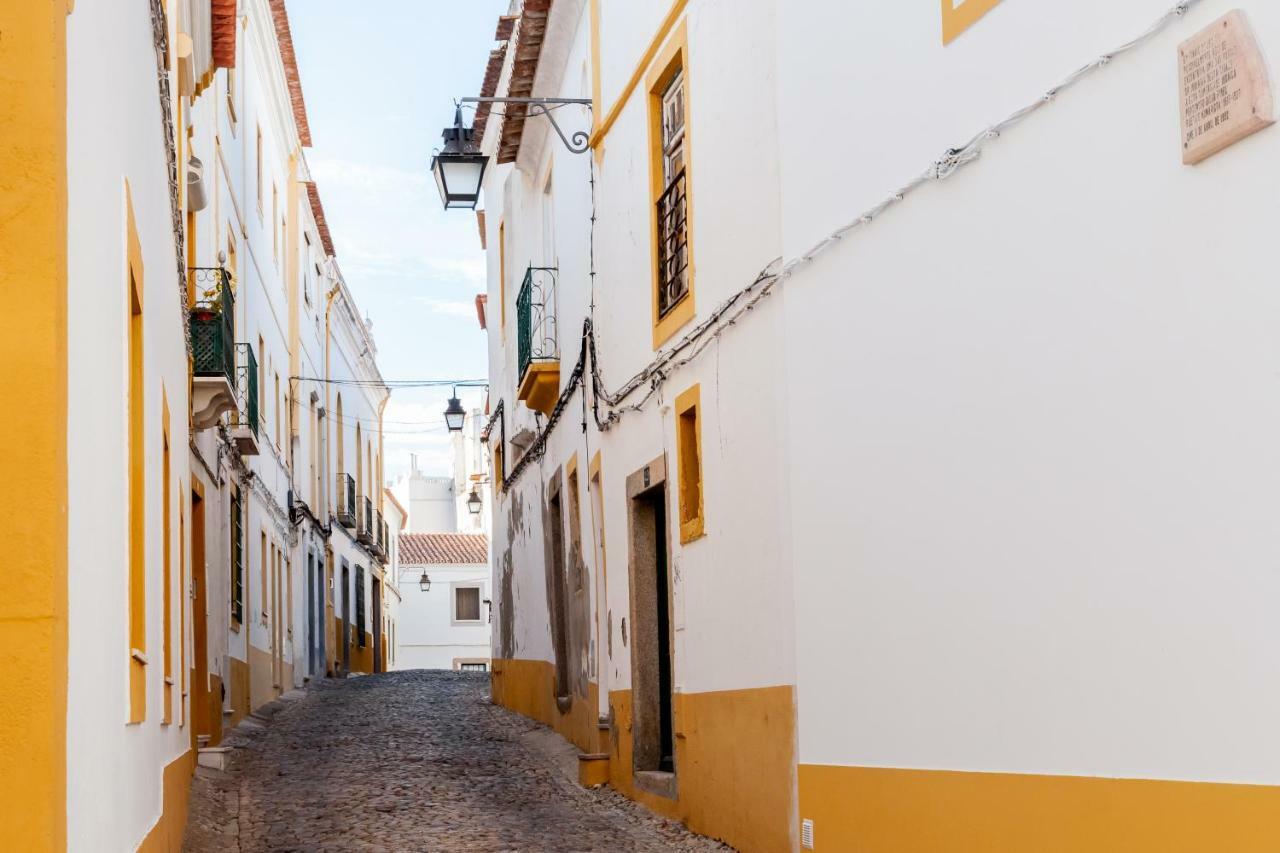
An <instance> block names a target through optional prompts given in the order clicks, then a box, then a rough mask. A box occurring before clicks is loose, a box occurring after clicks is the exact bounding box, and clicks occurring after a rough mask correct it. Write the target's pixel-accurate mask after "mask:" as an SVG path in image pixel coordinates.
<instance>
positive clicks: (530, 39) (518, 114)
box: [497, 0, 553, 163]
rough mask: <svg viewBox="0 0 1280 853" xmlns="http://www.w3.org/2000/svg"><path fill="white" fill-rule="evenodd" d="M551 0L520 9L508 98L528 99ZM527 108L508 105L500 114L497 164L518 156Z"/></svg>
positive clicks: (533, 0)
mask: <svg viewBox="0 0 1280 853" xmlns="http://www.w3.org/2000/svg"><path fill="white" fill-rule="evenodd" d="M552 2H553V0H524V6H523V8H521V10H520V27H519V30H518V32H517V33H516V37H515V52H516V55H515V58H514V60H513V65H512V69H511V80H510V81H509V82H508V83H507V97H509V98H527V97H529V96H530V94H531V93H532V91H533V78H534V77H536V76H537V74H538V59H539V58H541V56H542V39H543V37H544V36H545V35H546V32H547V16H548V15H549V14H550V12H551V4H552ZM528 111H529V108H528V106H526V105H524V104H507V105H506V109H505V110H504V111H503V122H502V139H501V140H500V141H499V143H498V158H497V161H498V162H499V163H514V162H515V159H516V155H517V154H518V153H520V140H521V139H522V138H523V135H524V120H525V116H526V115H527V114H528Z"/></svg>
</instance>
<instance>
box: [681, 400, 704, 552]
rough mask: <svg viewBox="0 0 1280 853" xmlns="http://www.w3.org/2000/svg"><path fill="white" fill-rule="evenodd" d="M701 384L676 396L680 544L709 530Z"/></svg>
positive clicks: (686, 542) (690, 540)
mask: <svg viewBox="0 0 1280 853" xmlns="http://www.w3.org/2000/svg"><path fill="white" fill-rule="evenodd" d="M701 397H702V386H700V385H694V386H692V387H690V388H688V389H686V390H684V391H681V392H680V394H679V395H678V396H677V397H676V403H675V427H676V473H677V476H676V482H677V483H679V497H680V544H681V545H685V544H688V543H689V542H692V541H693V540H695V539H698V538H700V537H702V536H703V534H704V533H705V532H706V530H705V528H706V519H705V514H704V504H703V501H704V494H705V491H706V490H705V489H704V488H703V481H702V405H701Z"/></svg>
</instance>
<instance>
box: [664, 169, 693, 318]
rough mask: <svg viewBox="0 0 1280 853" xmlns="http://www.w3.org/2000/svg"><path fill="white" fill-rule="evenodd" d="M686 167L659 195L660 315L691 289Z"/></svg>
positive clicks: (672, 306) (665, 312)
mask: <svg viewBox="0 0 1280 853" xmlns="http://www.w3.org/2000/svg"><path fill="white" fill-rule="evenodd" d="M686 202H687V196H686V193H685V179H684V169H681V170H680V171H679V172H678V173H676V176H675V177H674V178H672V180H671V183H670V184H669V185H668V186H667V189H666V190H665V191H664V192H663V193H662V195H661V196H660V197H659V198H658V316H659V317H664V316H666V314H667V312H669V311H670V310H671V309H672V308H674V307H675V306H676V304H677V303H679V302H680V300H681V299H684V297H685V296H686V295H688V293H689V241H688V235H689V229H688V221H687V219H686V213H687V209H688V205H687V203H686Z"/></svg>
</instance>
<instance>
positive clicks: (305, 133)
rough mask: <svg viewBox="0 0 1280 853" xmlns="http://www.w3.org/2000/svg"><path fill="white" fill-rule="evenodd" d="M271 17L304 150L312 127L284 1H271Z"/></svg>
mask: <svg viewBox="0 0 1280 853" xmlns="http://www.w3.org/2000/svg"><path fill="white" fill-rule="evenodd" d="M271 17H272V18H273V19H274V20H275V24H276V41H278V42H280V58H281V59H283V60H284V79H285V82H286V83H288V85H289V100H290V101H292V102H293V120H294V122H295V123H296V124H297V125H298V138H299V139H300V140H301V142H302V146H303V147H304V148H310V147H311V127H310V126H309V125H308V124H307V105H306V104H305V103H304V102H303V100H302V81H301V79H299V77H298V58H297V57H296V56H295V55H294V53H293V33H291V32H290V31H289V14H288V13H287V12H285V9H284V0H271Z"/></svg>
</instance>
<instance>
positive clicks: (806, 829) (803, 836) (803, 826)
mask: <svg viewBox="0 0 1280 853" xmlns="http://www.w3.org/2000/svg"><path fill="white" fill-rule="evenodd" d="M800 846H801V847H803V848H804V849H805V850H812V849H813V821H811V820H809V819H808V818H806V819H804V820H802V821H800Z"/></svg>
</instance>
